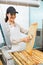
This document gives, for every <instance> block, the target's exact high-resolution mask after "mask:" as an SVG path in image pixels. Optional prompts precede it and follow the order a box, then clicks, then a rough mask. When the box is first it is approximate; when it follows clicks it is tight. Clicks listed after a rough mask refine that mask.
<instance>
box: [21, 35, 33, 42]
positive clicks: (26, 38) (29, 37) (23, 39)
mask: <svg viewBox="0 0 43 65" xmlns="http://www.w3.org/2000/svg"><path fill="white" fill-rule="evenodd" d="M32 38H33V36H27V37H25V38H22V39H21V41H22V42H26V43H27V42H30V40H31V39H32Z"/></svg>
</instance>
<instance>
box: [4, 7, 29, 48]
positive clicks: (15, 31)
mask: <svg viewBox="0 0 43 65" xmlns="http://www.w3.org/2000/svg"><path fill="white" fill-rule="evenodd" d="M16 13H18V12H17V11H16V9H15V8H14V7H12V6H10V7H8V8H7V11H6V18H5V22H6V24H7V26H8V31H9V34H10V40H11V43H12V44H14V45H15V46H16V45H17V46H16V47H17V48H19V49H25V47H26V42H29V39H30V37H28V36H27V37H25V38H21V33H20V32H22V33H25V34H27V33H28V31H27V30H24V29H23V28H21V27H20V26H19V25H18V24H17V23H16V22H15V18H16Z"/></svg>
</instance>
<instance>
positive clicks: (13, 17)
mask: <svg viewBox="0 0 43 65" xmlns="http://www.w3.org/2000/svg"><path fill="white" fill-rule="evenodd" d="M7 16H8V20H9V21H10V22H14V20H15V18H16V13H15V14H10V13H8V14H7Z"/></svg>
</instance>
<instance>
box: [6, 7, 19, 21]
mask: <svg viewBox="0 0 43 65" xmlns="http://www.w3.org/2000/svg"><path fill="white" fill-rule="evenodd" d="M8 13H10V14H11V15H13V14H15V13H18V12H17V11H16V9H15V8H14V7H12V6H10V7H8V8H7V11H6V18H5V22H7V21H8V16H7V14H8Z"/></svg>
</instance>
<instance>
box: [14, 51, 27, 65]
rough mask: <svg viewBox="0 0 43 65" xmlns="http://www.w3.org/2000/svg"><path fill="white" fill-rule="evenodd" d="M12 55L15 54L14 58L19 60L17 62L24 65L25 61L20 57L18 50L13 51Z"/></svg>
mask: <svg viewBox="0 0 43 65" xmlns="http://www.w3.org/2000/svg"><path fill="white" fill-rule="evenodd" d="M14 56H16V58H17V59H18V60H19V62H21V63H22V65H26V64H27V63H26V62H25V61H24V60H23V59H22V58H21V57H20V55H19V54H18V52H15V53H14Z"/></svg>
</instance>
